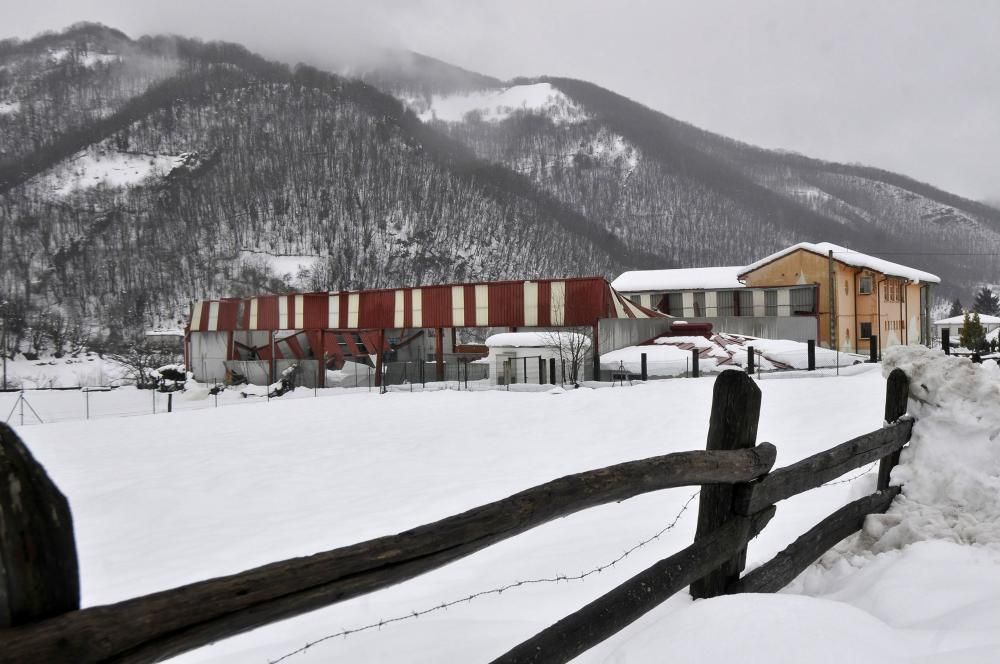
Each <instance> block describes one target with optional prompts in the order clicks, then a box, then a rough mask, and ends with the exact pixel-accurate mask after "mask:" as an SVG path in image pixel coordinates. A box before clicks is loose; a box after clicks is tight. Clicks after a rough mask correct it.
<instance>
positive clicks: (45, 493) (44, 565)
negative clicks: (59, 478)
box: [0, 422, 80, 628]
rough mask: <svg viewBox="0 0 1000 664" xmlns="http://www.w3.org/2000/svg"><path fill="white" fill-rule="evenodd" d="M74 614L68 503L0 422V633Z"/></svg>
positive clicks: (75, 576) (76, 585)
mask: <svg viewBox="0 0 1000 664" xmlns="http://www.w3.org/2000/svg"><path fill="white" fill-rule="evenodd" d="M78 608H80V577H79V573H78V568H77V559H76V543H75V541H74V539H73V519H72V516H71V515H70V511H69V503H68V502H66V498H65V496H63V495H62V493H60V492H59V489H58V488H57V487H56V485H55V484H53V482H52V480H51V479H49V476H48V475H47V474H46V473H45V469H44V468H42V466H41V464H39V463H38V462H37V461H35V458H34V457H33V456H32V455H31V452H30V451H29V450H28V448H27V447H26V446H25V444H24V443H23V442H21V440H20V438H18V437H17V435H16V434H15V433H14V430H13V429H11V428H10V427H8V426H7V425H6V424H4V423H2V422H0V628H3V627H15V626H17V625H24V624H26V623H32V622H37V621H39V620H44V619H46V618H52V617H54V616H57V615H59V614H62V613H66V612H68V611H75V610H76V609H78Z"/></svg>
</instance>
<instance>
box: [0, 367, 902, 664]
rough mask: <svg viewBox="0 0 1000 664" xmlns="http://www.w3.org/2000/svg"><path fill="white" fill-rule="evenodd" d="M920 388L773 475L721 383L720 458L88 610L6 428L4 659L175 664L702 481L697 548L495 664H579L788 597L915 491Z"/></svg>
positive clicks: (771, 456) (896, 382)
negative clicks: (721, 600)
mask: <svg viewBox="0 0 1000 664" xmlns="http://www.w3.org/2000/svg"><path fill="white" fill-rule="evenodd" d="M907 395H908V383H907V378H906V376H905V374H903V373H902V372H901V371H899V370H895V371H893V372H892V374H891V375H890V376H889V380H888V385H887V394H886V406H885V419H886V422H889V423H890V424H889V425H887V426H885V427H883V428H880V429H877V430H875V431H873V432H872V433H869V434H865V435H864V436H860V437H858V438H855V439H853V440H850V441H848V442H846V443H842V444H840V445H837V446H836V447H834V448H832V449H829V450H827V451H825V452H821V453H819V454H816V455H813V456H811V457H809V458H807V459H804V460H802V461H800V462H798V463H795V464H793V465H791V466H788V467H785V468H781V469H779V470H776V471H774V472H770V470H771V467H772V466H773V465H774V461H775V457H776V449H775V447H774V446H773V445H771V444H769V443H761V444H759V445H757V444H755V441H756V437H757V421H758V417H759V413H760V390H759V389H758V388H757V386H756V384H754V382H753V380H752V379H751V378H750V377H748V376H747V375H746V374H744V373H741V372H737V371H727V372H724V373H722V374H721V375H720V376H719V378H718V379H717V380H716V383H715V390H714V394H713V403H712V415H711V421H710V424H709V432H708V446H707V447H708V449H707V450H704V451H692V452H679V453H675V454H667V455H664V456H658V457H652V458H649V459H643V460H639V461H629V462H626V463H621V464H617V465H614V466H608V467H606V468H601V469H598V470H592V471H587V472H583V473H577V474H575V475H568V476H566V477H562V478H559V479H556V480H553V481H551V482H547V483H545V484H542V485H539V486H536V487H533V488H531V489H527V490H525V491H522V492H520V493H517V494H514V495H512V496H509V497H507V498H504V499H502V500H498V501H496V502H493V503H490V504H488V505H483V506H481V507H477V508H474V509H471V510H468V511H467V512H463V513H461V514H457V515H455V516H451V517H448V518H445V519H442V520H440V521H437V522H435V523H431V524H427V525H423V526H420V527H417V528H414V529H412V530H409V531H406V532H403V533H399V534H397V535H390V536H387V537H380V538H378V539H374V540H369V541H367V542H361V543H359V544H354V545H351V546H347V547H342V548H339V549H334V550H332V551H327V552H324V553H318V554H315V555H312V556H308V557H303V558H294V559H290V560H285V561H281V562H276V563H272V564H269V565H265V566H263V567H258V568H256V569H252V570H248V571H246V572H242V573H239V574H234V575H231V576H226V577H220V578H216V579H209V580H206V581H200V582H197V583H192V584H190V585H186V586H182V587H180V588H175V589H172V590H166V591H163V592H158V593H153V594H151V595H147V596H144V597H139V598H135V599H130V600H125V601H122V602H119V603H117V604H111V605H107V606H96V607H91V608H86V609H80V608H79V580H78V570H77V562H76V550H75V543H74V540H73V533H72V519H71V515H70V511H69V506H68V504H67V502H66V499H65V498H64V497H63V496H62V494H61V493H60V492H59V490H58V488H57V487H56V486H55V485H54V484H53V483H52V482H51V480H50V479H49V478H48V476H47V475H46V473H45V471H44V469H43V468H42V467H41V466H40V465H39V464H38V463H37V462H36V461H35V460H34V459H33V458H32V456H31V454H30V452H29V451H28V450H27V448H26V447H25V446H24V445H23V443H22V442H21V441H20V440H19V439H18V438H17V436H16V435H15V434H14V432H13V431H12V430H11V429H9V428H7V427H6V426H5V425H2V424H0V662H11V663H13V662H18V663H20V662H48V663H50V664H56V663H60V662H66V663H73V664H85V663H88V662H115V663H139V662H156V661H162V660H163V659H167V658H169V657H172V656H174V655H177V654H180V653H182V652H185V651H188V650H191V649H194V648H198V647H201V646H204V645H207V644H209V643H212V642H214V641H217V640H219V639H224V638H227V637H230V636H234V635H236V634H239V633H241V632H245V631H248V630H252V629H254V628H256V627H260V626H262V625H266V624H268V623H272V622H275V621H278V620H283V619H286V618H290V617H292V616H295V615H299V614H302V613H305V612H308V611H312V610H315V609H318V608H320V607H323V606H327V605H330V604H334V603H336V602H341V601H344V600H347V599H350V598H353V597H357V596H359V595H363V594H366V593H370V592H373V591H375V590H378V589H380V588H385V587H387V586H390V585H393V584H396V583H399V582H401V581H405V580H407V579H410V578H413V577H415V576H417V575H420V574H423V573H425V572H428V571H430V570H433V569H436V568H438V567H441V566H443V565H446V564H448V563H450V562H452V561H455V560H458V559H459V558H462V557H464V556H467V555H469V554H471V553H473V552H475V551H478V550H480V549H483V548H485V547H487V546H490V545H492V544H495V543H496V542H499V541H501V540H504V539H507V538H508V537H513V536H514V535H517V534H519V533H523V532H525V531H527V530H529V529H531V528H534V527H536V526H539V525H542V524H544V523H546V522H548V521H551V520H553V519H557V518H560V517H564V516H567V515H569V514H572V513H574V512H578V511H580V510H583V509H586V508H589V507H594V506H597V505H603V504H606V503H611V502H619V501H622V500H625V499H628V498H631V497H634V496H637V495H640V494H644V493H647V492H650V491H658V490H661V489H667V488H671V487H679V486H690V485H702V487H703V488H702V492H701V497H700V501H701V502H700V506H699V514H698V525H697V531H696V535H695V539H694V543H693V544H691V546H688V547H687V548H685V549H683V550H682V551H680V552H678V553H676V554H674V555H672V556H670V557H668V558H666V559H664V560H662V561H660V562H658V563H656V564H655V565H653V566H651V567H649V568H648V569H646V570H643V571H642V572H640V573H639V574H637V575H635V576H634V577H632V578H631V579H629V580H628V581H626V582H625V583H623V584H621V585H620V586H618V587H617V588H615V589H614V590H612V591H610V592H608V593H607V594H605V595H604V596H602V597H600V598H598V599H596V600H594V601H593V602H591V603H590V604H588V605H586V606H585V607H583V608H582V609H580V610H579V611H576V612H575V613H573V614H571V615H569V616H567V617H566V618H564V619H562V620H560V621H559V622H557V623H556V624H554V625H552V626H551V627H549V628H547V629H545V630H543V631H542V632H540V633H538V634H537V635H535V636H534V637H532V638H531V639H528V640H527V641H525V642H524V643H521V644H520V645H518V646H516V647H515V648H513V649H512V650H510V651H509V652H507V653H505V654H504V655H502V656H500V657H499V658H497V659H495V660H494V662H495V663H499V662H504V663H508V664H513V663H518V664H521V663H524V662H545V663H554V662H567V661H569V660H571V659H572V658H574V657H576V656H577V655H579V654H580V653H582V652H584V651H586V650H588V649H589V648H591V647H593V646H594V645H596V644H598V643H600V642H601V641H603V640H604V639H606V638H608V637H609V636H611V635H613V634H615V633H616V632H618V631H619V630H621V629H622V628H623V627H625V626H626V625H628V624H630V623H631V622H633V621H634V620H636V619H637V618H639V617H640V616H642V615H643V614H645V613H646V612H648V611H650V610H651V609H653V608H654V607H656V606H657V605H659V604H660V603H661V602H663V601H664V600H666V599H667V598H668V597H670V596H671V595H673V594H674V593H676V592H678V591H680V590H682V589H683V588H685V587H687V586H689V585H690V587H691V593H692V595H694V596H695V597H699V598H707V597H714V596H718V595H721V594H724V593H733V592H774V591H777V590H779V589H780V588H782V587H783V586H785V585H786V584H787V583H788V582H789V581H791V580H792V579H793V578H794V577H795V576H796V575H797V574H799V573H800V572H801V571H802V570H804V569H805V568H806V567H808V566H809V565H810V564H811V563H812V562H814V561H815V560H816V559H818V558H819V557H820V556H821V555H822V554H823V553H824V552H825V551H826V550H828V549H829V548H830V547H832V546H833V545H834V544H836V543H837V542H838V541H840V540H841V539H843V538H844V537H847V536H848V535H850V534H851V533H854V532H856V531H857V530H859V529H860V528H861V526H862V523H863V521H864V517H865V515H867V514H872V513H876V512H883V511H885V510H886V509H887V508H888V506H889V504H890V503H891V502H892V499H893V497H895V495H896V494H897V493H898V492H899V489H898V487H889V484H888V479H889V471H890V470H891V469H892V467H893V466H894V465H895V464H896V463H897V461H898V457H899V450H900V449H901V448H902V447H903V446H904V445H905V444H906V442H907V441H908V440H909V438H910V431H911V429H912V426H913V422H912V420H910V419H906V418H902V416H903V415H904V414H905V412H906V403H907ZM879 459H881V460H882V462H881V466H880V469H879V482H878V490H877V491H876V493H874V494H872V495H870V496H867V497H865V498H862V499H860V500H856V501H854V502H852V503H850V504H849V505H847V506H845V507H843V508H841V509H839V510H837V511H835V512H834V513H833V514H831V515H830V516H829V517H827V518H826V519H824V520H823V521H821V522H820V523H819V524H817V525H816V526H815V527H814V528H812V529H811V530H810V531H809V532H807V533H806V534H804V535H803V536H802V537H800V538H799V539H797V540H796V541H795V542H793V543H792V544H791V545H789V546H788V547H787V548H786V549H785V550H784V551H782V552H781V553H779V554H778V555H777V556H776V557H775V558H774V559H773V560H771V561H770V562H768V563H766V564H764V565H762V566H761V567H759V568H757V569H755V570H754V571H752V572H750V573H749V574H747V575H745V576H742V577H741V572H742V570H743V567H744V562H745V558H746V547H747V544H748V543H749V541H750V540H751V539H752V538H753V537H754V536H755V535H757V533H759V532H760V531H761V530H762V529H763V528H764V527H765V526H766V525H767V522H768V521H769V520H770V519H771V517H772V516H773V515H774V513H775V509H776V508H775V503H777V502H780V501H781V500H784V499H786V498H789V497H791V496H794V495H796V494H798V493H801V492H803V491H806V490H808V489H811V488H814V487H818V486H820V485H821V484H823V483H825V482H828V481H829V480H831V479H833V478H835V477H838V476H840V475H842V474H844V473H846V472H848V471H850V470H853V469H855V468H859V467H861V466H863V465H865V464H868V463H871V462H873V461H876V460H879Z"/></svg>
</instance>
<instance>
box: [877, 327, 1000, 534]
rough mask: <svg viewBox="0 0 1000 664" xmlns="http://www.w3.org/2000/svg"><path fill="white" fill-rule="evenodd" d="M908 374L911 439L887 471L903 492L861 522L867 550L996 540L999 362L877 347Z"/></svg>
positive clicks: (999, 519)
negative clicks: (870, 543)
mask: <svg viewBox="0 0 1000 664" xmlns="http://www.w3.org/2000/svg"><path fill="white" fill-rule="evenodd" d="M897 367H898V368H901V369H902V370H903V371H905V372H906V374H907V375H908V376H909V377H910V414H911V415H913V416H914V417H916V418H917V423H916V425H915V426H914V428H913V438H912V440H911V442H910V445H909V447H908V448H907V449H905V450H904V451H903V454H902V456H901V463H900V465H899V466H898V467H896V469H895V470H894V471H893V473H892V480H893V484H902V486H903V493H902V495H901V496H900V497H899V498H898V499H897V500H896V502H895V503H894V504H893V507H892V509H891V510H890V511H889V513H888V514H886V515H885V516H884V517H882V518H881V519H877V520H875V522H873V523H872V524H870V526H871V527H870V528H868V531H869V534H871V535H873V536H876V537H877V542H876V545H875V550H876V551H879V550H887V549H892V548H899V547H902V546H905V545H906V544H910V543H912V542H917V541H923V540H931V539H936V540H948V541H952V542H956V543H960V544H991V545H1000V408H998V405H1000V367H998V366H997V365H996V363H993V362H987V363H984V364H974V363H973V362H971V361H970V360H968V359H965V358H960V357H950V356H946V355H943V354H941V352H940V351H937V350H930V349H928V348H924V347H922V346H897V347H894V348H889V349H887V350H886V351H885V355H884V365H883V369H882V370H883V373H884V374H886V375H888V372H890V371H892V370H893V369H895V368H897Z"/></svg>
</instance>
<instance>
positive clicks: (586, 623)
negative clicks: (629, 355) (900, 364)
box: [492, 369, 913, 664]
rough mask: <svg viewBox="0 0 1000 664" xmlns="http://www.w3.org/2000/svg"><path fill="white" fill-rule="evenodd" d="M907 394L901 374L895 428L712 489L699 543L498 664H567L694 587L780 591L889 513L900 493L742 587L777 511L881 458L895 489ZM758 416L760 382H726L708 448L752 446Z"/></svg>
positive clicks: (883, 473) (830, 522)
mask: <svg viewBox="0 0 1000 664" xmlns="http://www.w3.org/2000/svg"><path fill="white" fill-rule="evenodd" d="M908 393H909V383H908V380H907V378H906V374H904V373H903V372H902V371H901V370H899V369H896V370H894V371H893V372H892V373H891V374H890V376H889V380H888V381H887V387H886V407H885V421H886V422H887V423H889V425H888V426H886V427H884V428H882V429H879V430H877V431H873V432H871V433H868V434H865V435H863V436H859V437H858V438H855V439H854V440H850V441H848V442H846V443H843V444H841V445H837V446H836V447H834V448H832V449H830V450H827V451H825V452H821V453H819V454H816V455H813V456H811V457H808V458H806V459H804V460H802V461H800V462H798V463H795V464H792V465H791V466H788V467H786V468H782V469H779V470H776V471H774V472H773V473H771V474H769V475H765V476H764V477H762V478H760V479H758V480H751V481H749V482H745V483H736V484H735V485H734V486H726V485H715V486H711V487H708V486H706V487H703V488H702V492H701V504H700V506H699V514H698V530H697V532H696V535H695V542H694V544H692V545H691V546H689V547H688V548H686V549H684V550H683V551H681V552H680V553H677V554H674V555H673V556H670V557H668V558H665V559H663V560H661V561H660V562H658V563H656V564H655V565H653V566H652V567H650V568H648V569H646V570H644V571H643V572H640V573H639V574H638V575H636V576H634V577H632V578H631V579H629V580H628V581H626V582H625V583H623V584H621V585H620V586H618V587H617V588H615V589H614V590H612V591H610V592H608V593H606V594H605V595H604V596H602V597H600V598H598V599H596V600H594V601H593V602H591V603H590V604H588V605H587V606H585V607H583V608H582V609H580V610H579V611H577V612H576V613H573V614H572V615H570V616H568V617H566V618H564V619H562V620H561V621H559V622H557V623H556V624H554V625H552V626H551V627H549V628H547V629H545V630H543V631H541V632H539V633H538V634H536V635H535V636H533V637H532V638H530V639H528V640H527V641H524V642H522V643H521V644H519V645H518V646H516V647H514V648H513V649H511V650H509V651H508V652H507V653H505V654H504V655H502V656H501V657H499V658H497V659H496V660H494V661H493V662H492V664H501V663H502V664H565V663H566V662H569V661H570V660H572V659H573V658H575V657H577V656H578V655H579V654H580V653H582V652H585V651H586V650H588V649H589V648H591V647H593V646H595V645H597V644H598V643H600V642H601V641H604V640H605V639H607V638H608V637H610V636H612V635H614V634H616V633H617V632H619V631H621V630H622V629H624V628H625V627H626V626H628V625H629V624H631V623H632V622H634V621H635V620H637V619H638V618H640V617H641V616H642V615H644V614H645V613H647V612H649V611H651V610H652V609H654V608H655V607H656V606H658V605H659V604H661V603H663V602H664V601H666V600H667V599H669V598H670V597H671V596H672V595H674V594H676V593H677V592H679V591H680V590H682V589H683V588H684V587H685V586H686V585H688V584H690V586H691V595H692V596H694V597H695V598H696V599H698V598H710V597H716V596H719V595H722V594H725V593H737V592H777V591H778V590H781V589H782V588H783V587H785V586H786V585H788V583H790V582H791V581H792V580H793V579H794V578H795V577H796V576H798V574H800V573H801V572H802V571H803V570H805V569H806V568H807V567H808V566H809V565H811V564H812V563H813V562H815V561H816V560H818V559H819V558H820V557H821V556H822V555H823V554H824V553H825V552H826V551H828V550H829V549H830V548H831V547H833V546H834V545H835V544H836V543H837V542H839V541H841V540H842V539H844V538H845V537H848V536H849V535H851V534H853V533H855V532H857V531H858V530H860V529H861V527H862V526H863V524H864V519H865V517H866V516H867V515H869V514H874V513H879V512H884V511H885V510H887V509H888V508H889V505H890V504H891V503H892V500H893V498H895V497H896V495H898V493H899V487H888V488H883V487H881V486H880V487H879V491H877V492H876V493H874V494H872V495H870V496H866V497H864V498H861V499H860V500H856V501H854V502H852V503H850V504H848V505H846V506H844V507H842V508H840V509H839V510H837V511H835V512H834V513H833V514H831V515H830V516H828V517H827V518H825V519H823V520H822V521H821V522H820V523H818V524H817V525H816V526H814V527H813V528H811V529H810V530H809V532H807V533H806V534H804V535H802V536H801V537H799V538H798V539H797V540H796V541H795V542H793V543H792V544H791V545H789V546H788V547H787V548H785V550H783V551H782V552H781V553H779V554H778V555H777V556H776V557H775V558H773V559H772V560H770V561H769V562H767V563H765V564H764V565H761V566H760V567H758V568H757V569H755V570H753V571H752V572H750V573H749V574H747V575H746V576H744V577H743V578H740V572H741V571H742V570H743V567H744V565H745V560H746V558H745V556H746V545H747V543H748V542H749V541H750V539H752V538H753V537H754V536H756V534H757V533H759V532H760V530H761V529H763V527H764V526H765V525H767V523H768V521H770V519H771V517H772V516H773V515H774V513H775V509H776V508H775V506H774V503H775V502H778V501H780V500H784V499H786V498H790V497H792V496H793V495H796V494H799V493H802V492H803V491H806V490H809V489H813V488H816V487H818V486H821V485H822V484H824V483H826V482H828V481H830V480H832V479H836V478H837V477H840V476H841V475H843V474H844V473H847V472H849V471H851V470H853V469H855V468H858V467H860V466H862V465H864V464H866V463H872V462H874V461H878V460H879V459H882V467H881V468H880V469H879V477H880V480H879V481H880V483H881V482H882V481H883V480H882V478H883V477H884V478H885V480H884V481H885V482H888V477H889V473H890V472H891V470H892V466H893V465H895V463H896V462H898V459H899V450H900V448H902V447H903V446H904V445H905V444H906V442H907V441H908V440H909V438H910V432H911V431H912V428H913V422H912V420H905V419H901V418H902V417H903V416H904V415H905V413H906V404H907V400H908ZM759 412H760V391H759V389H758V388H757V386H756V385H755V384H753V382H752V380H750V379H749V378H748V377H747V376H746V375H745V374H743V373H740V372H736V371H727V372H724V373H723V374H721V375H720V376H719V378H718V379H717V380H716V383H715V390H714V393H713V399H712V416H711V420H710V424H709V433H708V448H709V449H739V448H747V447H752V446H753V444H754V442H753V441H754V439H755V438H756V435H757V420H758V416H759ZM775 478H776V479H775ZM722 638H724V636H723V637H722Z"/></svg>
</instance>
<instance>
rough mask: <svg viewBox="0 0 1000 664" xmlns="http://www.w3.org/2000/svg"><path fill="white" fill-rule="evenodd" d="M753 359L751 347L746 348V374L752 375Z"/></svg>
mask: <svg viewBox="0 0 1000 664" xmlns="http://www.w3.org/2000/svg"><path fill="white" fill-rule="evenodd" d="M755 359H756V358H754V356H753V346H747V373H748V374H752V373H753V371H754V366H753V363H754V360H755Z"/></svg>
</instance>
